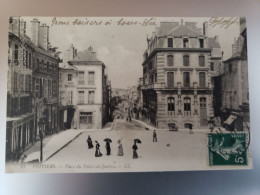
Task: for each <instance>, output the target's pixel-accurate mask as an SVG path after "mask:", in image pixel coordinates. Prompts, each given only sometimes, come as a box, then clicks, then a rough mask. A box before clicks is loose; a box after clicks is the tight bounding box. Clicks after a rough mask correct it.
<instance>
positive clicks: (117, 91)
mask: <svg viewBox="0 0 260 195" xmlns="http://www.w3.org/2000/svg"><path fill="white" fill-rule="evenodd" d="M128 93H129V90H128V89H121V88H112V91H111V97H116V96H120V97H121V98H122V99H128Z"/></svg>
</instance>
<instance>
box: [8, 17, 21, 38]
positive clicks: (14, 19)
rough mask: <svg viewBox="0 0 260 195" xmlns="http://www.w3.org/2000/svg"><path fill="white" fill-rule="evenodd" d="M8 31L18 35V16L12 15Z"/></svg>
mask: <svg viewBox="0 0 260 195" xmlns="http://www.w3.org/2000/svg"><path fill="white" fill-rule="evenodd" d="M11 22H12V23H11V24H10V25H11V29H10V32H12V33H14V34H15V35H16V36H18V37H20V17H12V20H11Z"/></svg>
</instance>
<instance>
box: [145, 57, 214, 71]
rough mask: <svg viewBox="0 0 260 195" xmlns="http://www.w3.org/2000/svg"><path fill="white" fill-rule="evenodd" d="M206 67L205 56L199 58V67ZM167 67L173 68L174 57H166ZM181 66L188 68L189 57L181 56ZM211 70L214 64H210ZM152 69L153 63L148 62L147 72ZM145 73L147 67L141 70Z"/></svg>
mask: <svg viewBox="0 0 260 195" xmlns="http://www.w3.org/2000/svg"><path fill="white" fill-rule="evenodd" d="M205 65H206V63H205V56H199V66H202V67H204V66H205ZM167 66H174V57H173V55H168V56H167ZM183 66H190V57H189V55H184V56H183ZM210 66H211V70H212V71H213V70H214V63H213V64H212V63H211V64H210ZM153 68H154V66H153V61H150V62H149V64H148V70H152V69H153ZM146 73H147V67H144V68H143V74H146Z"/></svg>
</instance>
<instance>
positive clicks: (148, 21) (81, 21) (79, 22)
mask: <svg viewBox="0 0 260 195" xmlns="http://www.w3.org/2000/svg"><path fill="white" fill-rule="evenodd" d="M112 24H115V25H117V26H136V25H140V26H156V18H145V19H144V20H143V21H141V22H140V21H139V20H132V19H128V18H120V19H119V20H115V21H113V20H112V19H108V20H102V19H88V18H76V19H74V20H73V21H70V20H69V19H66V18H57V17H53V18H52V21H51V26H69V25H72V26H100V25H105V26H108V25H112Z"/></svg>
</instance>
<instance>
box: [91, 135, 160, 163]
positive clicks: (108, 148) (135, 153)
mask: <svg viewBox="0 0 260 195" xmlns="http://www.w3.org/2000/svg"><path fill="white" fill-rule="evenodd" d="M104 141H105V142H106V145H105V147H106V151H107V155H108V156H109V155H110V154H111V147H110V143H111V142H112V140H111V139H109V138H106V139H105V140H104ZM153 142H157V134H156V131H155V130H154V132H153ZM87 143H88V148H89V149H91V148H93V147H94V146H93V143H92V139H91V137H90V136H88V139H87ZM95 143H96V151H95V157H101V156H102V155H103V154H102V153H101V152H100V144H99V143H98V141H95ZM117 143H118V153H117V155H118V156H123V155H124V152H123V145H122V142H121V140H118V141H117ZM137 143H141V141H140V140H138V139H135V140H134V145H133V147H132V149H133V159H137V158H138V154H137V150H138V147H137Z"/></svg>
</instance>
